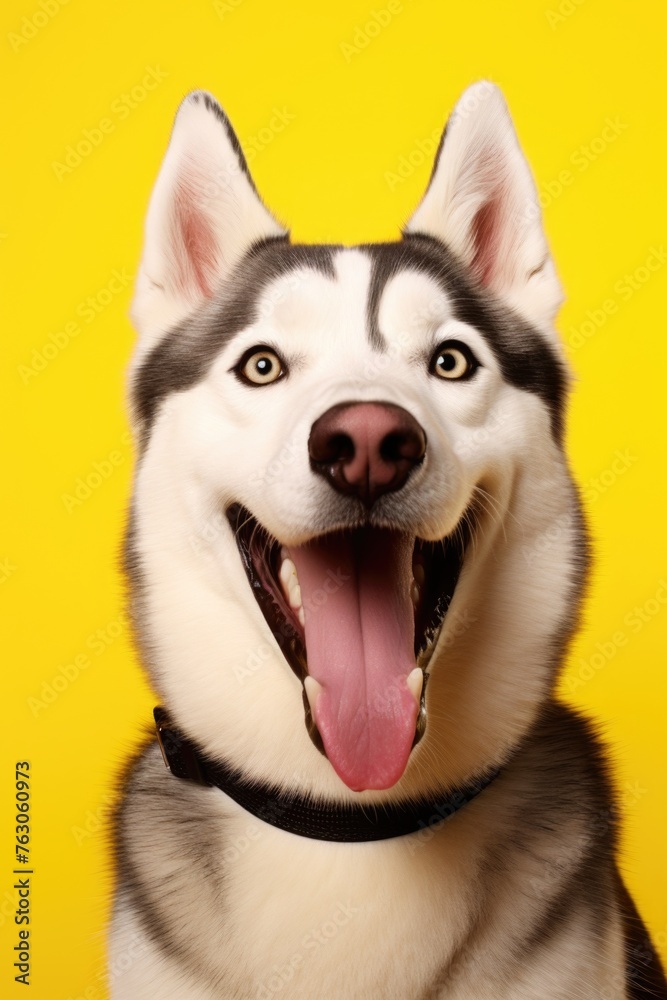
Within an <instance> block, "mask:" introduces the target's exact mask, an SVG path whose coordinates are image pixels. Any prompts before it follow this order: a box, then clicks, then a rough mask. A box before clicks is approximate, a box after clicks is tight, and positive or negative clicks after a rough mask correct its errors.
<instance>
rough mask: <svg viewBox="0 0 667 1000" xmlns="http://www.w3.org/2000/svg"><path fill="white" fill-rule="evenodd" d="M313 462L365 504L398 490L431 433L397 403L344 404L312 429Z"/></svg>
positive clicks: (316, 468)
mask: <svg viewBox="0 0 667 1000" xmlns="http://www.w3.org/2000/svg"><path fill="white" fill-rule="evenodd" d="M308 452H309V454H310V464H311V468H312V469H313V471H314V472H317V473H319V475H321V476H324V477H325V478H326V479H328V480H329V482H330V483H331V485H332V486H333V487H334V489H336V490H338V492H339V493H346V494H348V495H351V496H356V497H359V499H360V500H361V501H362V502H363V503H364V504H365V505H366V507H370V506H372V504H373V503H375V501H376V500H377V499H378V497H381V496H382V495H383V494H384V493H391V492H393V491H394V490H399V489H400V488H401V486H403V485H404V483H405V481H406V480H407V478H408V476H409V475H410V473H411V472H412V470H413V469H414V467H415V466H416V465H419V463H420V462H421V461H422V460H423V458H424V455H425V454H426V434H425V433H424V430H423V428H422V427H421V426H420V425H419V424H418V423H417V421H416V420H415V418H414V417H413V416H412V415H411V414H410V413H408V411H407V410H404V409H403V407H402V406H395V405H394V404H393V403H339V404H338V405H337V406H332V407H331V409H330V410H327V411H326V413H323V414H322V416H321V417H319V418H318V419H317V420H316V421H315V423H314V424H313V426H312V428H311V431H310V438H309V440H308Z"/></svg>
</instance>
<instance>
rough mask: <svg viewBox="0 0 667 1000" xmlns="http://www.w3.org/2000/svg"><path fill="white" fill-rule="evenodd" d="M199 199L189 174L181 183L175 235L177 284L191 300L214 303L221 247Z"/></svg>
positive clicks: (178, 194) (174, 228)
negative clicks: (212, 300)
mask: <svg viewBox="0 0 667 1000" xmlns="http://www.w3.org/2000/svg"><path fill="white" fill-rule="evenodd" d="M201 188H202V189H203V183H202V184H201ZM198 195H199V191H198V185H197V178H196V177H193V176H192V175H190V174H188V176H187V177H181V178H180V179H179V180H178V182H177V184H176V190H175V192H174V209H173V220H172V234H171V235H172V241H173V244H172V245H173V256H174V264H175V268H176V273H175V275H174V283H175V285H176V287H177V289H178V291H179V292H180V293H181V294H182V295H185V296H186V297H187V298H199V297H202V296H203V297H204V298H207V299H210V298H211V297H212V295H213V292H214V286H215V279H216V276H217V273H218V244H217V240H216V237H215V232H214V230H213V227H212V225H211V223H210V221H209V220H208V218H207V217H206V215H205V214H204V212H203V211H202V210H201V207H200V205H199V204H198Z"/></svg>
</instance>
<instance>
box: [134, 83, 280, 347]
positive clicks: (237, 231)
mask: <svg viewBox="0 0 667 1000" xmlns="http://www.w3.org/2000/svg"><path fill="white" fill-rule="evenodd" d="M286 235H287V231H286V230H285V229H284V228H283V227H282V226H281V225H280V224H279V223H278V222H277V221H276V220H275V219H274V218H273V216H272V215H271V213H270V212H269V211H268V209H267V208H265V206H264V204H263V203H262V201H261V199H260V197H259V195H258V194H257V191H256V190H255V185H254V184H253V181H252V178H251V176H250V173H249V171H248V167H247V165H246V162H245V158H244V156H243V152H242V150H241V145H240V143H239V141H238V139H237V137H236V135H235V134H234V131H233V129H232V127H231V125H230V124H229V121H228V119H227V116H226V115H225V113H224V111H223V110H222V108H221V107H220V105H219V104H218V103H217V101H215V99H214V98H213V97H211V95H210V94H207V93H205V92H204V91H195V92H194V93H192V94H189V95H188V96H187V97H186V98H185V100H184V101H183V103H182V104H181V106H180V108H179V109H178V112H177V114H176V120H175V122H174V127H173V130H172V134H171V140H170V142H169V148H168V150H167V154H166V156H165V158H164V162H163V164H162V168H161V170H160V173H159V176H158V179H157V182H156V184H155V188H154V190H153V194H152V197H151V200H150V205H149V208H148V215H147V218H146V227H145V241H144V252H143V257H142V261H141V265H140V268H139V275H138V278H137V283H136V289H135V296H134V301H133V303H132V310H131V314H132V319H133V322H134V324H135V326H136V328H137V329H138V330H139V332H140V333H141V334H142V335H145V336H147V337H149V339H153V338H154V337H155V335H156V334H161V333H164V332H165V330H167V329H169V328H170V327H171V326H173V325H174V323H176V322H178V321H179V320H180V319H182V318H183V317H184V316H185V315H187V314H188V313H189V312H191V311H192V310H193V309H194V308H195V307H196V306H197V305H199V304H200V303H201V302H203V301H204V300H206V299H209V298H211V297H212V296H213V294H214V292H215V290H216V288H217V287H218V286H219V284H220V282H221V281H222V280H224V278H225V277H226V276H227V275H228V274H229V273H230V271H231V270H232V268H233V267H234V265H235V264H236V263H237V262H238V261H239V260H240V259H241V257H242V256H243V254H244V253H245V252H246V251H247V250H248V249H249V248H250V247H251V246H252V245H253V244H254V243H256V242H258V241H261V240H265V239H270V238H272V237H273V238H275V237H284V236H286Z"/></svg>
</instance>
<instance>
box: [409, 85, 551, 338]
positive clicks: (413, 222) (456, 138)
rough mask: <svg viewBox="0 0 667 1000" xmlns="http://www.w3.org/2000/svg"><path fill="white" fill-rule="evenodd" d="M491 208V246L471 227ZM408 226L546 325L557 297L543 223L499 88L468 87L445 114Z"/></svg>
mask: <svg viewBox="0 0 667 1000" xmlns="http://www.w3.org/2000/svg"><path fill="white" fill-rule="evenodd" d="M490 209H491V210H492V211H493V215H494V220H495V221H494V225H493V229H494V237H495V241H494V242H495V243H496V246H495V250H494V252H493V253H492V254H489V253H488V252H486V251H484V249H483V248H480V236H479V232H478V231H477V229H476V226H477V225H478V224H479V222H480V219H481V218H482V217H483V214H484V212H487V211H489V210H490ZM407 232H415V233H427V234H428V235H430V236H435V237H436V238H438V239H440V240H443V242H445V243H447V244H448V245H449V246H450V247H451V248H452V249H453V250H454V251H455V252H456V253H457V254H459V256H460V257H461V258H462V260H464V261H465V262H466V264H468V265H469V266H470V267H471V269H472V271H473V273H476V274H477V277H478V278H479V280H480V281H481V282H482V283H483V284H485V285H487V286H488V287H489V288H490V289H491V290H492V291H493V292H495V293H496V294H497V295H499V296H500V297H501V298H504V299H505V300H506V301H507V302H508V304H509V305H511V306H512V307H513V308H515V309H517V311H519V312H520V313H523V315H525V316H526V317H528V318H529V319H530V320H532V321H533V322H534V323H537V324H539V325H540V326H542V327H544V328H545V329H547V330H548V329H549V328H550V326H551V323H552V322H553V319H554V316H555V315H556V312H557V310H558V307H559V306H560V304H561V301H562V292H561V289H560V285H559V282H558V278H557V277H556V272H555V269H554V264H553V261H552V259H551V255H550V253H549V249H548V246H547V242H546V239H545V236H544V232H543V229H542V213H541V211H540V206H539V202H538V200H537V191H536V190H535V184H534V182H533V179H532V177H531V174H530V170H529V168H528V164H527V163H526V160H525V158H524V156H523V154H522V152H521V149H520V147H519V143H518V141H517V138H516V134H515V132H514V128H513V126H512V121H511V118H510V116H509V112H508V110H507V105H506V104H505V100H504V98H503V95H502V94H501V92H500V90H499V89H498V88H497V87H495V86H494V85H493V84H492V83H489V82H488V81H487V80H483V81H481V82H480V83H476V84H474V85H473V86H472V87H469V88H468V90H466V92H465V93H464V94H463V96H462V97H461V99H460V100H459V102H458V104H457V106H456V108H455V110H454V112H453V114H452V116H451V118H450V119H449V122H448V124H447V133H446V137H445V141H444V144H443V148H442V151H441V154H440V158H439V160H438V164H437V167H436V170H435V174H434V176H433V179H432V181H431V184H430V185H429V188H428V191H427V192H426V194H425V195H424V198H423V200H422V202H421V204H420V205H419V207H418V208H417V210H416V212H415V213H414V214H413V216H412V218H411V219H410V221H409V223H408V225H407Z"/></svg>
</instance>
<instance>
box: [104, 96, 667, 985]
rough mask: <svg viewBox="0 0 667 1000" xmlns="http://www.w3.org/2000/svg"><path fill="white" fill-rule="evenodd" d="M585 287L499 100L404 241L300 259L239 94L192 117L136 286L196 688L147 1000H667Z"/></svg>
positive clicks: (138, 577) (142, 858)
mask: <svg viewBox="0 0 667 1000" xmlns="http://www.w3.org/2000/svg"><path fill="white" fill-rule="evenodd" d="M560 302H561V289H560V286H559V282H558V279H557V277H556V273H555V269H554V265H553V262H552V259H551V256H550V254H549V251H548V248H547V244H546V241H545V237H544V234H543V230H542V224H541V216H540V210H539V204H538V200H537V196H536V191H535V187H534V184H533V181H532V179H531V175H530V172H529V169H528V166H527V164H526V162H525V160H524V157H523V155H522V153H521V151H520V148H519V145H518V143H517V140H516V137H515V133H514V130H513V127H512V124H511V120H510V118H509V115H508V112H507V109H506V106H505V103H504V101H503V98H502V96H501V94H500V92H499V91H498V90H497V88H496V87H494V86H492V85H491V84H489V83H484V82H482V83H479V84H476V85H475V86H473V87H471V88H470V89H469V90H468V91H467V92H466V93H465V94H464V95H463V97H462V99H461V101H460V102H459V104H458V105H457V107H456V109H455V111H454V113H453V115H452V117H451V118H450V120H449V123H448V125H447V128H446V130H445V133H444V135H443V138H442V141H441V144H440V149H439V151H438V155H437V158H436V162H435V166H434V169H433V173H432V176H431V180H430V183H429V186H428V189H427V191H426V194H425V195H424V197H423V200H422V201H421V203H420V204H419V206H418V207H417V209H416V211H415V213H414V215H413V216H412V218H411V219H410V221H409V222H408V224H407V226H406V227H405V230H404V232H403V234H402V238H401V239H400V240H398V241H397V242H392V243H381V244H368V245H362V246H355V247H344V246H331V245H321V246H305V245H299V244H293V243H291V242H290V240H289V235H288V232H287V230H286V229H285V228H284V227H283V226H282V225H281V224H280V223H279V222H278V221H276V219H275V217H274V216H273V215H272V214H271V213H270V212H269V210H268V209H267V208H266V207H265V205H264V204H263V203H262V201H261V199H260V197H259V195H258V193H257V191H256V189H255V186H254V184H253V181H252V179H251V177H250V175H249V173H248V168H247V166H246V163H245V161H244V158H243V153H242V151H241V147H240V144H239V142H238V140H237V138H236V136H235V134H234V132H233V131H232V128H231V126H230V124H229V122H228V120H227V118H226V116H225V114H224V113H223V111H222V110H221V108H220V107H219V106H218V104H217V103H216V102H215V100H214V99H213V98H212V97H210V96H209V95H208V94H206V93H203V92H196V93H193V94H190V96H189V97H187V98H186V99H185V101H184V102H183V104H182V105H181V107H180V109H179V111H178V115H177V117H176V122H175V125H174V129H173V134H172V137H171V142H170V145H169V149H168V152H167V155H166V159H165V161H164V165H163V167H162V169H161V172H160V175H159V178H158V181H157V184H156V187H155V190H154V193H153V196H152V200H151V203H150V208H149V212H148V219H147V225H146V242H145V248H144V253H143V260H142V263H141V268H140V273H139V277H138V280H137V287H136V296H135V299H134V304H133V319H134V321H135V324H136V326H137V328H138V330H139V334H140V336H139V343H138V346H137V350H136V354H135V357H134V360H133V363H132V367H131V402H132V415H133V420H134V425H135V429H136V434H137V438H138V442H139V450H140V456H139V462H138V468H137V472H136V482H135V490H134V499H133V503H132V508H131V516H130V524H129V530H128V537H127V568H128V573H129V577H130V582H131V591H132V608H133V616H134V622H135V628H136V632H137V636H138V641H139V644H140V648H141V652H142V657H143V661H144V663H145V666H146V668H147V669H148V671H149V673H150V677H151V679H152V682H153V684H154V686H155V688H156V690H157V691H158V692H159V696H160V699H161V702H162V705H161V708H160V710H159V711H158V712H157V713H156V719H157V723H158V736H159V739H158V738H156V737H155V735H154V736H153V737H152V738H151V739H150V741H149V742H148V743H147V745H146V747H145V748H144V750H143V752H142V753H141V754H140V756H139V757H138V759H137V760H136V761H135V762H134V763H133V765H132V767H131V769H130V773H129V775H128V777H127V780H126V787H125V792H124V797H123V801H122V804H121V806H120V808H119V810H118V815H117V823H116V842H117V859H118V888H117V896H116V903H115V911H114V918H113V926H112V932H111V984H112V995H113V997H114V1000H144V998H145V1000H149V998H150V1000H154V998H158V997H159V998H160V1000H232V998H234V1000H246V998H248V1000H249V998H252V1000H255V998H268V997H270V998H281V997H289V998H290V1000H428V998H443V1000H445V998H447V1000H533V998H534V1000H537V998H549V1000H572V998H577V1000H586V998H590V1000H593V998H596V1000H597V998H605V1000H621V998H638V997H647V998H648V997H653V998H655V997H663V998H665V997H667V989H666V987H665V981H664V978H663V974H662V971H661V968H660V963H659V960H658V958H657V957H656V954H655V951H654V949H653V947H652V945H651V942H650V939H649V937H648V934H647V932H646V930H645V929H644V926H643V924H642V922H641V920H640V918H639V916H638V915H637V912H636V910H635V908H634V906H633V904H632V902H631V900H630V898H629V896H628V894H627V892H626V890H625V888H624V885H623V882H622V880H621V877H620V875H619V871H618V868H617V865H616V861H615V848H616V825H617V815H616V809H615V805H614V797H613V792H612V787H611V783H610V778H609V772H608V768H607V765H606V763H605V756H604V752H603V750H602V749H601V746H600V743H599V742H598V739H597V737H596V735H595V733H594V731H593V729H592V728H591V725H590V724H589V723H588V722H587V721H585V720H584V719H582V718H581V717H580V716H578V715H577V714H576V713H575V712H573V711H572V710H571V709H569V708H567V707H565V706H564V705H562V704H560V703H559V702H558V701H557V700H556V699H555V697H554V685H555V681H556V677H557V674H558V670H559V667H560V665H561V664H562V662H563V659H564V656H565V652H566V649H567V646H568V642H569V640H570V638H571V636H572V634H573V631H574V630H575V628H576V627H577V622H578V617H579V607H580V602H581V596H582V590H583V587H584V582H585V577H586V570H587V563H588V544H587V540H586V531H585V528H584V524H583V519H582V514H581V508H580V504H579V500H578V496H577V490H576V488H575V486H574V484H573V482H572V478H571V476H570V472H569V470H568V464H567V459H566V457H565V454H564V451H563V424H564V408H565V403H566V395H567V390H568V372H567V367H566V364H565V360H564V356H563V352H562V350H561V347H560V345H559V341H558V337H557V335H556V332H555V330H554V325H553V324H554V317H555V314H556V312H557V309H558V306H559V304H560ZM161 751H162V752H161ZM162 753H164V757H165V760H166V762H167V764H168V765H169V766H168V768H167V767H165V763H164V761H163V757H162Z"/></svg>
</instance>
